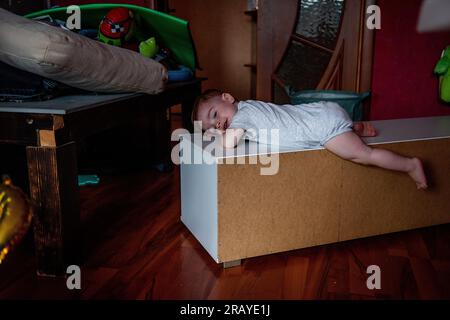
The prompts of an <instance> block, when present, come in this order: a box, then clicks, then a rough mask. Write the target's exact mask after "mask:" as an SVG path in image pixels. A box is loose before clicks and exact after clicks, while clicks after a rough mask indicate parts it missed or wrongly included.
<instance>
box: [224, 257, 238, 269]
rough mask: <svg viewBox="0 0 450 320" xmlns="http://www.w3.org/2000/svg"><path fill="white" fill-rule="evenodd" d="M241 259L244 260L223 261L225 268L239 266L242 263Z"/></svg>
mask: <svg viewBox="0 0 450 320" xmlns="http://www.w3.org/2000/svg"><path fill="white" fill-rule="evenodd" d="M241 261H242V260H241V259H239V260H233V261H226V262H224V263H223V268H224V269H228V268H233V267H238V266H240V265H241Z"/></svg>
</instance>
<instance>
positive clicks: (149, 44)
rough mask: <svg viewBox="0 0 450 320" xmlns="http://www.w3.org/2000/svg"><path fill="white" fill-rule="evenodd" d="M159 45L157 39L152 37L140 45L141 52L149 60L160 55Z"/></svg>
mask: <svg viewBox="0 0 450 320" xmlns="http://www.w3.org/2000/svg"><path fill="white" fill-rule="evenodd" d="M158 50H159V49H158V45H157V44H156V39H155V37H151V38H150V39H148V40H145V41H141V43H140V44H139V52H140V53H141V54H142V55H143V56H144V57H147V58H153V57H154V56H156V54H157V53H158Z"/></svg>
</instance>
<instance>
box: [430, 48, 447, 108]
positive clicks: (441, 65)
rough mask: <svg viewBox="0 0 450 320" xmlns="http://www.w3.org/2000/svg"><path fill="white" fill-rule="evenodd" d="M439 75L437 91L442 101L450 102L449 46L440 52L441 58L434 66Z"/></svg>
mask: <svg viewBox="0 0 450 320" xmlns="http://www.w3.org/2000/svg"><path fill="white" fill-rule="evenodd" d="M434 73H435V74H437V75H438V76H439V91H440V96H441V99H442V101H445V102H447V103H450V46H448V47H447V48H445V50H444V51H443V52H442V56H441V59H440V60H439V61H438V63H437V65H436V67H435V68H434Z"/></svg>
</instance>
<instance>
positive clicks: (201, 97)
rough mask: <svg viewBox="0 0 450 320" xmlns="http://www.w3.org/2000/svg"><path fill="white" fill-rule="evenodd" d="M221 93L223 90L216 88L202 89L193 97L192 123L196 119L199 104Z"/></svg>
mask: <svg viewBox="0 0 450 320" xmlns="http://www.w3.org/2000/svg"><path fill="white" fill-rule="evenodd" d="M222 93H223V92H222V91H221V90H218V89H208V90H206V91H204V92H203V93H202V94H201V95H199V96H198V97H197V99H195V102H194V108H193V109H192V114H191V121H192V123H194V121H197V117H198V108H199V107H200V104H202V103H203V102H205V101H208V100H209V99H211V98H214V97H217V96H220V95H222Z"/></svg>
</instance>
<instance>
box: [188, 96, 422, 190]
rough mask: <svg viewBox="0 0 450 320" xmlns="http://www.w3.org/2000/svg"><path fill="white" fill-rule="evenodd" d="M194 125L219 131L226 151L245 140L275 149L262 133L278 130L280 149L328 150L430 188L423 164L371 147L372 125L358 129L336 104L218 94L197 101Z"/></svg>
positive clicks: (366, 124) (356, 124)
mask: <svg viewBox="0 0 450 320" xmlns="http://www.w3.org/2000/svg"><path fill="white" fill-rule="evenodd" d="M192 120H193V121H201V124H202V129H203V130H206V131H207V133H208V132H209V133H211V130H210V129H216V131H215V132H219V133H220V134H222V135H223V137H222V138H223V139H222V141H223V145H224V147H226V148H234V147H235V146H236V145H237V144H238V143H239V141H240V139H241V138H243V137H244V138H246V139H249V140H252V141H256V142H259V143H274V142H273V141H270V142H268V141H266V139H265V135H260V134H259V132H260V131H259V130H260V129H266V130H268V131H270V130H271V129H278V130H279V132H278V133H279V140H278V141H277V142H276V143H278V144H279V145H280V146H284V147H297V148H314V147H318V146H323V147H324V148H325V149H327V150H329V151H330V152H332V153H334V154H336V155H337V156H339V157H341V158H343V159H345V160H350V161H353V162H355V163H359V164H364V165H374V166H378V167H381V168H385V169H389V170H396V171H401V172H405V173H408V175H409V176H410V177H411V178H412V179H413V180H414V182H415V183H416V185H417V188H418V189H426V188H427V181H426V177H425V173H424V171H423V167H422V163H421V161H420V160H419V159H418V158H407V157H403V156H400V155H398V154H395V153H393V152H391V151H388V150H384V149H375V148H371V147H369V146H367V145H366V144H365V143H364V141H363V140H362V139H361V138H360V137H364V136H366V137H367V136H375V135H376V131H375V129H374V127H373V126H372V125H371V124H370V123H369V122H355V123H354V122H353V121H352V120H351V119H350V117H349V116H348V114H347V112H346V111H345V110H344V109H343V108H341V107H340V106H339V105H338V104H336V103H333V102H326V101H323V102H318V103H309V104H301V105H276V104H273V103H267V102H262V101H256V100H246V101H237V100H236V99H235V98H234V97H233V96H232V95H231V94H229V93H225V92H221V91H219V90H215V89H213V90H207V91H205V92H204V93H203V94H202V95H201V96H199V97H198V98H197V100H196V103H195V105H194V109H193V112H192Z"/></svg>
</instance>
